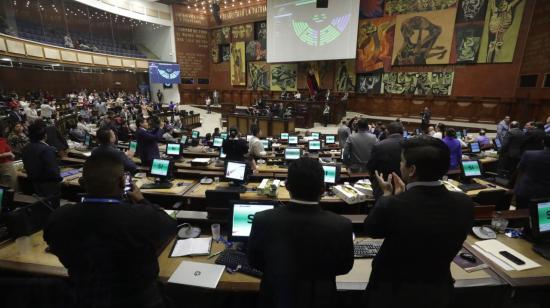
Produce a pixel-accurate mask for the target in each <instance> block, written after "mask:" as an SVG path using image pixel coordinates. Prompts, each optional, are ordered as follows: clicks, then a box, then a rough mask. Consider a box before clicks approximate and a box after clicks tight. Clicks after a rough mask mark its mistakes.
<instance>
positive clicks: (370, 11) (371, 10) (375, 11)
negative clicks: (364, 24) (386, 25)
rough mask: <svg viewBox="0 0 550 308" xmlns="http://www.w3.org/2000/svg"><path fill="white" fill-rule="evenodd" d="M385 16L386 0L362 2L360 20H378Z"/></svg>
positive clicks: (364, 0)
mask: <svg viewBox="0 0 550 308" xmlns="http://www.w3.org/2000/svg"><path fill="white" fill-rule="evenodd" d="M382 16H384V0H361V2H360V4H359V18H378V17H382Z"/></svg>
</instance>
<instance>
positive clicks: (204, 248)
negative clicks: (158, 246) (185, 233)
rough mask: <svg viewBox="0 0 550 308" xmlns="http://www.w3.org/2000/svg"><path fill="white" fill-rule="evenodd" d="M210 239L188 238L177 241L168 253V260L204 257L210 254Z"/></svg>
mask: <svg viewBox="0 0 550 308" xmlns="http://www.w3.org/2000/svg"><path fill="white" fill-rule="evenodd" d="M211 246H212V238H211V237H199V238H189V239H183V240H177V241H176V242H175V243H174V247H172V251H171V252H170V258H176V257H183V256H191V255H194V256H205V255H209V254H210V247H211Z"/></svg>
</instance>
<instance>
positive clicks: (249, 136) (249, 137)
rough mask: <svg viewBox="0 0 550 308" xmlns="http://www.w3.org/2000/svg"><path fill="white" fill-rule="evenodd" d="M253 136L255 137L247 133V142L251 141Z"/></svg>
mask: <svg viewBox="0 0 550 308" xmlns="http://www.w3.org/2000/svg"><path fill="white" fill-rule="evenodd" d="M252 138H254V136H253V135H246V142H250V140H252Z"/></svg>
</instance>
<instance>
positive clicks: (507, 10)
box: [477, 0, 526, 63]
mask: <svg viewBox="0 0 550 308" xmlns="http://www.w3.org/2000/svg"><path fill="white" fill-rule="evenodd" d="M488 1H489V2H488V4H487V14H486V16H485V27H484V28H483V35H482V37H481V47H480V50H479V57H478V61H477V62H478V63H506V62H512V60H513V59H514V52H515V50H516V43H517V40H518V35H519V28H520V26H521V21H522V19H523V11H524V8H525V2H526V1H525V0H488Z"/></svg>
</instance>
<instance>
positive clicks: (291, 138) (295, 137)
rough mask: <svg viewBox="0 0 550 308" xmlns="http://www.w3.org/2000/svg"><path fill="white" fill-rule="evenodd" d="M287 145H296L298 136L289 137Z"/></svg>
mask: <svg viewBox="0 0 550 308" xmlns="http://www.w3.org/2000/svg"><path fill="white" fill-rule="evenodd" d="M288 144H298V136H289V137H288Z"/></svg>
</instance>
